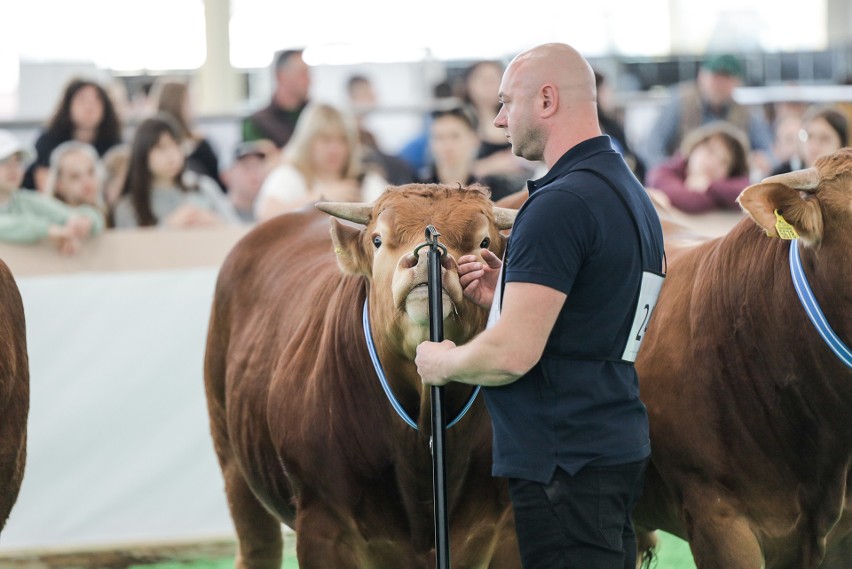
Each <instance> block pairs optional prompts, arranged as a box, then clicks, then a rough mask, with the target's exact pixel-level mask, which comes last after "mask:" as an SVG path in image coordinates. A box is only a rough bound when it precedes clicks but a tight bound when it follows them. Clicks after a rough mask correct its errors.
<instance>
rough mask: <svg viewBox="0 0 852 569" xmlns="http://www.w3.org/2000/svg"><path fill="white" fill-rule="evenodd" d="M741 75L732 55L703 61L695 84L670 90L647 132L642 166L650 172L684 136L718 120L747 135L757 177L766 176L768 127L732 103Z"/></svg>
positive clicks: (769, 141)
mask: <svg viewBox="0 0 852 569" xmlns="http://www.w3.org/2000/svg"><path fill="white" fill-rule="evenodd" d="M742 75H743V67H742V63H741V62H740V60H739V59H737V58H736V57H734V56H732V55H718V56H714V57H710V58H708V59H706V60H705V61H704V62H703V63H702V64H701V67H700V69H699V70H698V75H697V77H696V79H695V81H690V82H687V83H684V84H682V85H679V86H678V87H677V88H676V89H675V90H674V92H673V93H672V97H671V99H670V100H669V102H668V104H667V105H666V106H665V107H664V108H663V110H662V112H661V113H660V116H659V118H658V119H657V121H656V123H655V124H654V126H653V128H651V130H650V136H649V138H648V140H647V144H646V152H647V156H646V162H647V163H646V166H647V167H648V168H652V167H654V166H657V165H659V164H661V163H662V162H664V161H665V160H666V159H667V158H669V157H671V156H672V155H673V154H674V153H675V151H676V150H677V148H678V147H679V146H680V143H681V141H682V140H683V138H684V136H685V134H686V133H688V132H691V131H693V130H695V129H696V128H698V127H699V126H701V125H703V124H707V123H709V122H715V121H720V120H722V121H726V122H729V123H731V124H733V125H734V126H735V127H737V128H739V129H740V130H742V131H743V132H745V133H746V134H747V136H748V141H749V148H750V149H751V151H752V156H751V160H750V162H751V163H752V166H753V167H755V168H756V170H757V171H758V172H760V173H761V174H765V173H767V172H769V171H770V170H771V167H772V166H771V165H772V163H773V160H774V158H773V157H772V132H771V131H770V129H769V125H768V123H767V122H766V119H764V118H763V117H762V116H761V115H760V114H758V113H753V112H750V111H749V110H748V109H747V108H746V107H744V106H743V105H740V104H739V103H737V102H736V101H734V99H733V93H734V89H735V88H736V87H738V86H739V85H740V84H741V77H742Z"/></svg>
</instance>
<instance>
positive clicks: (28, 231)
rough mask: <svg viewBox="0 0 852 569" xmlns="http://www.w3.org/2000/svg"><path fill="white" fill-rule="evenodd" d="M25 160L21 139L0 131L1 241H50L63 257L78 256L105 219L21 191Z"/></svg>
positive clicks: (89, 210) (87, 210) (88, 209)
mask: <svg viewBox="0 0 852 569" xmlns="http://www.w3.org/2000/svg"><path fill="white" fill-rule="evenodd" d="M23 159H24V150H23V148H22V146H21V144H20V142H19V141H18V139H17V138H15V136H14V135H13V134H12V133H11V132H9V131H7V130H0V241H6V242H9V243H38V242H40V241H44V240H46V239H49V240H50V241H52V242H53V243H54V245H56V247H57V248H58V249H59V251H60V252H62V253H63V254H67V255H72V254H74V253H76V252H77V251H79V249H80V247H81V245H82V242H83V240H84V239H86V238H87V237H89V236H92V235H96V234H99V233H100V232H101V231H103V228H104V218H103V216H102V215H101V214H100V213H99V212H98V211H96V210H95V209H94V208H91V207H88V206H85V205H84V206H80V207H71V206H68V205H66V204H64V203H62V202H60V201H59V200H57V199H55V198H53V197H51V196H46V195H43V194H38V193H34V192H27V191H22V190H21V181H22V180H23V178H24V167H23Z"/></svg>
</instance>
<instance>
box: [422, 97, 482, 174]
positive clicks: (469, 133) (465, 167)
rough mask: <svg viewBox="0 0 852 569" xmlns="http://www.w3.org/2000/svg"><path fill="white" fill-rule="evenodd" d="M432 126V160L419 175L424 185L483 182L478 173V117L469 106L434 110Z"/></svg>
mask: <svg viewBox="0 0 852 569" xmlns="http://www.w3.org/2000/svg"><path fill="white" fill-rule="evenodd" d="M431 116H432V122H431V123H430V125H429V149H430V150H431V152H430V154H431V156H432V159H431V163H430V164H428V165H427V166H424V167H423V168H422V169H421V170H420V172H418V175H417V181H418V182H420V183H422V184H461V185H463V186H469V185H471V184H475V183H477V182H479V180H478V179H477V178H476V176H475V175H474V173H473V171H474V163H475V162H476V153H477V151H478V150H479V137H478V136H477V134H476V123H477V121H476V117H475V116H474V115H473V113H472V112H470V111H469V110H468V109H467V108H465V107H458V106H457V107H450V108H447V109H439V110H435V111H432V115H431Z"/></svg>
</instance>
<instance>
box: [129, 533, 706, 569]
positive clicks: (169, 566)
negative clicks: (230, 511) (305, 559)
mask: <svg viewBox="0 0 852 569" xmlns="http://www.w3.org/2000/svg"><path fill="white" fill-rule="evenodd" d="M658 535H659V536H660V547H659V551H658V557H657V563H656V565H655V569H695V563H694V562H693V561H692V554H691V553H690V551H689V545H687V543H686V542H685V541H683V540H681V539H678V538H677V537H674V536H672V535H669V534H666V533H662V532H658ZM294 545H295V544H294V540H293V539H287V540H286V545H285V548H284V564H283V565H282V566H281V568H282V569H298V568H299V564H298V563H296V554H295V551H294ZM233 566H234V558H233V557H227V558H223V559H201V560H197V561H193V562H191V563H185V562H181V563H177V562H174V563H158V564H156V565H136V566H134V567H132V568H131V569H232V568H233Z"/></svg>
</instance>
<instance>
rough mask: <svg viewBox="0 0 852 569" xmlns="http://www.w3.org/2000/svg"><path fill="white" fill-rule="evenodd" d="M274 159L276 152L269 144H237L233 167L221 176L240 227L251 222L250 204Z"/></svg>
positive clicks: (273, 146) (265, 142)
mask: <svg viewBox="0 0 852 569" xmlns="http://www.w3.org/2000/svg"><path fill="white" fill-rule="evenodd" d="M276 155H277V148H276V147H275V143H273V142H272V141H271V140H252V141H249V142H241V143H240V144H238V145H237V147H236V149H235V150H234V161H233V163H232V164H231V166H230V167H229V168H228V169H227V170H225V171H224V172H222V179H223V181H224V182H225V184H226V187H227V188H228V199H230V200H231V205H233V206H234V211H236V213H237V216H238V217H239V218H240V220H241V221H242V222H243V223H254V222H255V217H254V202H255V200H256V199H257V194H258V192H260V187H261V185H263V180H265V179H266V176H267V175H268V174H269V171H270V169H271V164H272V162H273V160H274V159H275V157H276Z"/></svg>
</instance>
